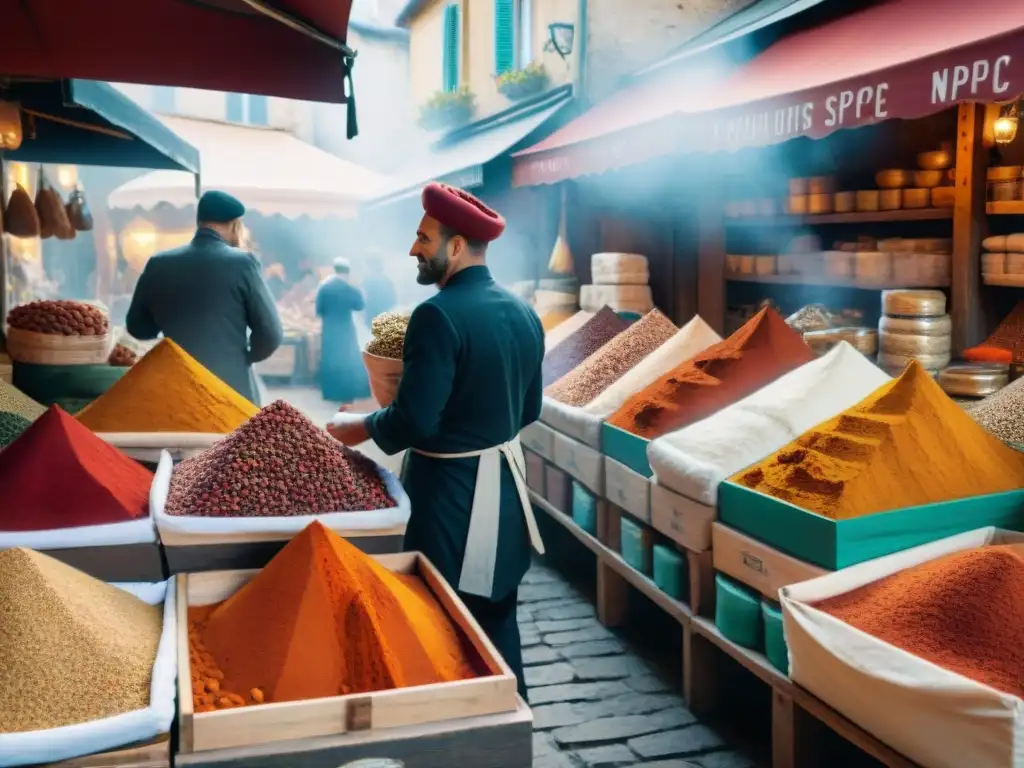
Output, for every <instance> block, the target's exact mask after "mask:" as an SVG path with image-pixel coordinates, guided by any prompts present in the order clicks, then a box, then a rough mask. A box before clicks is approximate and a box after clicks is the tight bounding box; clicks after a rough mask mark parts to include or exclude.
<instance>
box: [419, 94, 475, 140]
mask: <svg viewBox="0 0 1024 768" xmlns="http://www.w3.org/2000/svg"><path fill="white" fill-rule="evenodd" d="M475 113H476V97H475V96H474V95H473V93H472V92H471V91H470V90H469V89H468V88H460V89H458V90H456V91H451V92H447V91H439V92H438V93H435V94H434V95H433V96H431V97H430V100H429V101H427V102H426V103H425V104H423V106H421V107H420V120H419V123H420V126H421V127H423V128H425V129H426V130H428V131H437V130H444V129H448V128H457V127H458V126H460V125H465V124H466V123H468V122H469V121H470V120H471V119H472V118H473V115H474V114H475Z"/></svg>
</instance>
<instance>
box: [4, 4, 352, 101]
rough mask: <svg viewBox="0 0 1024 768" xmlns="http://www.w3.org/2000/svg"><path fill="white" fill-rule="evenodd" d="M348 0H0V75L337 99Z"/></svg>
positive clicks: (341, 95)
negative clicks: (283, 17)
mask: <svg viewBox="0 0 1024 768" xmlns="http://www.w3.org/2000/svg"><path fill="white" fill-rule="evenodd" d="M254 5H262V6H266V7H268V8H271V9H272V10H277V11H280V12H282V13H284V14H287V15H288V16H289V17H292V18H293V19H296V20H299V21H301V22H304V23H305V24H306V25H308V26H309V27H311V28H313V29H315V30H316V31H317V32H319V33H321V34H322V35H323V36H325V37H327V38H330V39H332V40H333V41H336V42H337V43H344V41H345V36H346V33H347V30H348V17H349V11H350V9H351V5H352V3H351V0H272V2H267V1H266V0H259V2H250V0H92V1H91V2H87V1H85V0H73V1H72V2H68V0H31V2H25V1H24V0H0V75H2V76H13V77H42V78H47V79H54V78H81V79H85V80H103V81H113V82H129V83H146V84H149V85H175V86H185V87H191V88H206V89H209V90H215V91H231V92H239V93H253V94H264V95H267V96H279V97H282V98H289V99H300V100H306V101H325V102H335V103H342V102H343V101H344V100H345V91H344V75H345V69H344V53H343V52H342V51H340V50H338V48H337V47H336V46H332V45H330V44H329V43H327V42H325V41H323V40H317V39H315V38H314V37H311V36H309V35H307V34H305V33H304V32H301V31H298V30H297V29H295V28H293V27H292V26H289V25H288V24H285V23H283V22H281V21H279V20H275V19H273V18H270V17H268V16H267V15H265V14H263V13H260V12H257V11H256V10H254V8H253V7H252V6H254Z"/></svg>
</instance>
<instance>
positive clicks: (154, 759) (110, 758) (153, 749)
mask: <svg viewBox="0 0 1024 768" xmlns="http://www.w3.org/2000/svg"><path fill="white" fill-rule="evenodd" d="M170 765H171V740H170V737H169V736H164V737H163V738H161V739H158V740H156V741H153V742H151V743H149V744H143V745H141V746H136V747H128V748H126V749H117V750H112V751H110V752H97V753H96V754H93V755H85V756H84V757H74V758H71V759H70V760H62V761H60V762H59V763H46V764H45V768H170ZM38 768H43V766H39V767H38Z"/></svg>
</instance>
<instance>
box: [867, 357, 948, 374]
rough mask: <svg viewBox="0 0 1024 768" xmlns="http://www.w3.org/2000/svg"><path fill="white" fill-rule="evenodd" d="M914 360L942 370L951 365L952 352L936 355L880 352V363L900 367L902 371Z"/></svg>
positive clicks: (929, 368)
mask: <svg viewBox="0 0 1024 768" xmlns="http://www.w3.org/2000/svg"><path fill="white" fill-rule="evenodd" d="M912 360H916V361H917V363H918V365H920V366H921V367H922V368H926V369H927V370H929V371H941V370H942V369H943V368H945V367H946V366H947V365H949V361H950V354H949V353H948V352H946V353H945V354H936V355H894V354H892V353H891V352H879V353H878V365H879V366H880V367H882V368H885V369H890V368H892V369H897V368H898V369H899V370H901V371H902V370H903V369H904V368H906V367H907V366H908V365H910V362H911V361H912Z"/></svg>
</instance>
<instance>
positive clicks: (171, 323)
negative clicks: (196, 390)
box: [126, 192, 284, 405]
mask: <svg viewBox="0 0 1024 768" xmlns="http://www.w3.org/2000/svg"><path fill="white" fill-rule="evenodd" d="M244 215H245V206H243V205H242V203H241V202H239V201H238V200H236V199H235V198H233V197H232V196H231V195H228V194H225V193H223V192H207V193H206V194H204V195H203V196H202V198H201V199H200V200H199V206H198V208H197V216H196V218H197V219H198V227H197V229H196V234H195V237H194V238H193V239H192V242H191V243H190V244H189V245H186V246H183V247H181V248H176V249H174V250H173V251H167V252H166V253H158V254H156V255H155V256H153V257H152V258H151V259H150V260H149V261H148V262H147V263H146V268H145V269H144V270H143V271H142V275H141V276H140V277H139V282H138V283H137V284H136V286H135V294H134V295H133V296H132V303H131V306H130V307H129V309H128V318H127V321H126V326H127V330H128V333H130V334H131V335H132V336H134V337H135V338H137V339H155V338H157V336H159V335H160V334H163V335H164V337H166V338H169V339H173V340H174V341H175V342H177V343H178V344H180V345H181V347H182V348H184V350H185V351H186V352H188V353H189V354H190V355H192V357H194V358H195V359H196V360H198V361H199V362H200V363H202V364H203V365H204V366H206V367H207V368H208V369H209V370H210V371H212V372H213V373H214V374H215V375H216V376H217V377H219V378H220V379H221V380H222V381H224V382H225V383H226V384H228V385H230V386H231V387H232V388H233V389H235V390H236V391H237V392H238V393H239V394H241V395H243V396H244V397H246V398H248V399H249V400H250V401H252V402H253V403H255V404H256V405H259V394H258V390H257V386H256V377H255V376H254V375H253V371H252V365H253V363H258V362H260V361H261V360H266V359H267V358H268V357H270V356H271V355H272V354H273V353H274V351H275V350H276V349H277V348H278V347H279V346H281V341H282V340H283V338H284V332H283V330H282V328H281V319H280V318H279V317H278V314H277V307H276V306H275V304H274V299H273V297H272V296H271V295H270V291H269V290H268V289H267V286H266V283H264V282H263V277H262V276H261V275H260V265H259V261H258V260H257V259H256V257H255V256H254V255H253V254H251V253H249V252H247V251H243V250H241V249H239V248H238V243H239V240H240V237H241V234H242V216H244Z"/></svg>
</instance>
